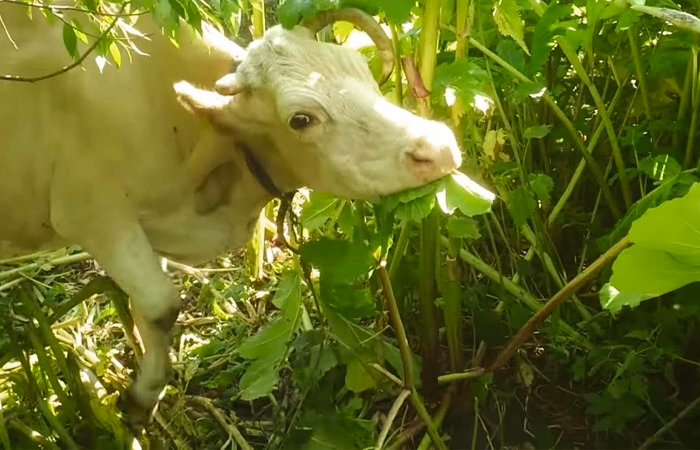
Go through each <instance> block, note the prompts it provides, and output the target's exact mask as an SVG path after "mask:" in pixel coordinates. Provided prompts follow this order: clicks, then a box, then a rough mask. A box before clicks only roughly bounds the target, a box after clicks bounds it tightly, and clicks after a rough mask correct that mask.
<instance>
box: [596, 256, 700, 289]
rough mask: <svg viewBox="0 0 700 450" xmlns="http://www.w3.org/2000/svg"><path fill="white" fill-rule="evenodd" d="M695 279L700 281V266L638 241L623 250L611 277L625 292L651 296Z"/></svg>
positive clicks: (614, 283) (614, 265)
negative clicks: (684, 261) (686, 262)
mask: <svg viewBox="0 0 700 450" xmlns="http://www.w3.org/2000/svg"><path fill="white" fill-rule="evenodd" d="M694 281H700V266H694V265H689V264H684V263H683V262H680V261H678V260H677V259H675V258H674V257H673V255H672V254H670V253H668V252H664V251H662V250H657V249H652V248H649V247H645V246H643V245H637V244H635V245H633V246H632V247H630V248H627V249H625V250H623V252H622V253H620V256H618V257H617V259H616V260H615V263H614V264H613V275H612V277H611V278H610V284H611V285H612V286H614V287H615V289H617V290H618V291H620V292H622V293H631V294H644V295H648V296H650V297H656V296H659V295H662V294H665V293H667V292H671V291H674V290H676V289H678V288H680V287H682V286H685V285H686V284H689V283H692V282H694Z"/></svg>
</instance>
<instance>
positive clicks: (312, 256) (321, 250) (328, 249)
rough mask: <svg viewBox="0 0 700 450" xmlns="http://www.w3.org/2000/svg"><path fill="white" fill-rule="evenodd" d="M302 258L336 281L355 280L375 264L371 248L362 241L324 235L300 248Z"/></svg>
mask: <svg viewBox="0 0 700 450" xmlns="http://www.w3.org/2000/svg"><path fill="white" fill-rule="evenodd" d="M299 252H300V253H301V256H302V258H304V259H306V260H307V261H308V262H310V263H311V264H313V265H315V266H317V267H318V268H319V270H321V273H323V274H324V275H325V276H328V277H330V278H332V279H333V280H334V281H338V282H339V281H354V280H356V279H358V278H360V277H362V276H364V275H365V274H367V272H368V271H369V270H370V268H372V267H373V266H374V264H375V262H374V257H373V256H372V252H371V251H370V249H369V248H368V247H367V246H366V245H364V244H363V243H361V242H351V241H347V240H339V239H331V238H327V237H322V238H321V239H319V240H316V241H309V242H306V243H305V244H304V245H302V246H301V248H300V249H299Z"/></svg>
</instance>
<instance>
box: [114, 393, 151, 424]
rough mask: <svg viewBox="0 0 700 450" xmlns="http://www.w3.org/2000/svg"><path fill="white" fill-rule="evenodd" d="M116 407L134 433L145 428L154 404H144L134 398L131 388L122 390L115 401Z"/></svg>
mask: <svg viewBox="0 0 700 450" xmlns="http://www.w3.org/2000/svg"><path fill="white" fill-rule="evenodd" d="M117 407H118V408H119V410H120V411H121V412H122V413H123V414H124V417H125V419H126V421H127V423H128V425H129V426H130V427H131V429H132V430H133V431H134V432H135V433H139V432H140V431H141V430H143V429H144V428H146V427H147V426H148V424H149V423H150V421H151V418H152V417H153V411H154V409H155V405H153V406H144V405H142V404H141V403H139V401H138V400H136V397H135V396H134V394H133V392H132V390H131V388H129V389H127V390H125V391H123V392H122V393H121V395H120V396H119V400H118V401H117Z"/></svg>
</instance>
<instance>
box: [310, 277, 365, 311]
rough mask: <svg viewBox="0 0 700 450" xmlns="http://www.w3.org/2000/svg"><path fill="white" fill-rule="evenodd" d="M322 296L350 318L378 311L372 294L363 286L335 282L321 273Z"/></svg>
mask: <svg viewBox="0 0 700 450" xmlns="http://www.w3.org/2000/svg"><path fill="white" fill-rule="evenodd" d="M320 294H321V296H323V297H324V300H325V301H326V302H327V303H328V304H329V305H331V306H333V307H334V308H335V309H337V310H338V311H339V312H340V313H341V314H343V315H344V316H346V317H348V318H355V317H367V316H371V315H373V314H375V313H376V307H375V303H374V300H373V299H372V295H371V294H370V293H369V291H368V290H367V289H366V288H364V287H362V286H359V287H358V286H355V285H353V284H350V283H345V282H334V280H332V279H330V280H329V279H328V277H326V276H324V274H323V273H321V289H320Z"/></svg>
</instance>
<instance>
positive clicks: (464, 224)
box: [447, 216, 481, 239]
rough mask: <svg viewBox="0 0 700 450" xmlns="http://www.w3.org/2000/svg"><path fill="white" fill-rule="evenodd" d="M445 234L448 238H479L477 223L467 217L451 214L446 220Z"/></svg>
mask: <svg viewBox="0 0 700 450" xmlns="http://www.w3.org/2000/svg"><path fill="white" fill-rule="evenodd" d="M447 235H448V236H449V237H450V238H453V239H455V238H464V239H479V238H480V237H481V233H479V224H478V223H476V220H474V219H471V218H469V217H455V216H452V217H450V219H449V220H448V221H447Z"/></svg>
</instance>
